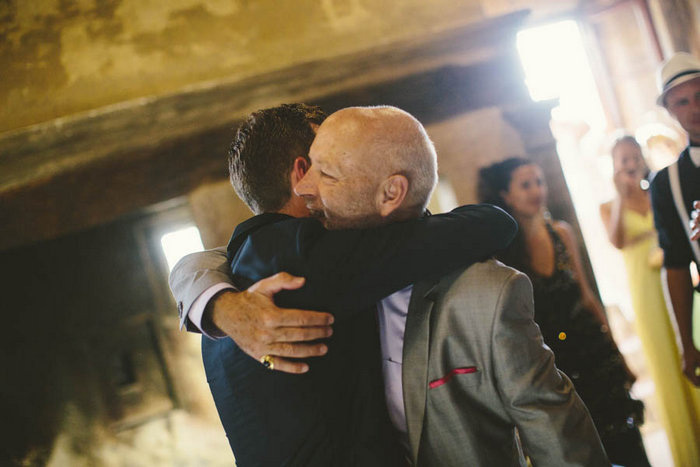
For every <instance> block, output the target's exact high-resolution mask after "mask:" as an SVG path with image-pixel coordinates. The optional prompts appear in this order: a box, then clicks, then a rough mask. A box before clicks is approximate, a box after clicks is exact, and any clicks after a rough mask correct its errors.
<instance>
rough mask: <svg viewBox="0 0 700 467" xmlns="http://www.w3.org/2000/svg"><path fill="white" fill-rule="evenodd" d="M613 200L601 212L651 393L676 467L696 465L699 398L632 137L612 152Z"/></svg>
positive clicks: (699, 461) (699, 436)
mask: <svg viewBox="0 0 700 467" xmlns="http://www.w3.org/2000/svg"><path fill="white" fill-rule="evenodd" d="M611 154H612V162H613V174H614V175H613V179H614V182H615V190H616V191H617V196H616V197H615V199H613V200H612V201H609V202H607V203H605V204H603V205H601V207H600V214H601V217H602V219H603V223H604V224H605V228H606V231H607V233H608V238H609V239H610V242H611V243H612V244H613V245H614V246H615V248H618V249H619V250H620V251H621V252H622V256H623V258H624V261H625V268H626V270H627V280H628V283H629V290H630V294H631V299H632V307H633V308H634V314H635V320H634V324H635V329H636V331H637V335H638V336H639V339H640V340H641V342H642V347H643V349H644V355H645V357H646V361H647V364H648V368H649V371H650V373H651V377H652V379H653V381H654V386H655V387H656V395H657V404H658V407H659V418H660V421H661V424H662V425H663V427H664V429H665V430H666V435H667V437H668V441H669V445H670V447H671V454H672V455H673V459H674V462H675V464H676V465H678V466H693V465H700V447H699V446H698V444H699V441H698V440H700V393H699V392H698V390H697V389H695V388H694V387H693V386H692V384H691V383H690V382H689V381H688V380H686V378H684V376H683V373H682V371H681V360H680V354H679V351H678V347H677V345H676V337H675V333H674V330H673V325H672V324H671V319H670V316H669V314H668V310H667V309H666V303H665V300H664V295H663V289H662V287H661V265H662V263H663V251H662V250H661V249H660V248H659V246H658V243H657V235H656V230H654V219H653V216H652V211H651V201H650V198H649V192H648V191H647V190H648V188H649V182H648V181H647V176H648V174H649V168H648V167H647V164H646V162H645V160H644V157H643V155H642V148H641V146H640V145H639V143H638V142H637V140H636V139H635V138H634V137H632V136H623V137H621V138H619V139H618V140H616V141H615V143H614V144H613V146H612V151H611Z"/></svg>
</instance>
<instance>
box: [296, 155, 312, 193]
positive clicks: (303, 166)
mask: <svg viewBox="0 0 700 467" xmlns="http://www.w3.org/2000/svg"><path fill="white" fill-rule="evenodd" d="M310 167H311V164H310V163H309V161H307V160H306V159H304V158H303V157H301V156H299V157H297V158H296V159H294V163H293V165H292V174H291V177H292V188H294V187H295V186H296V185H297V183H299V180H301V179H302V178H304V175H306V172H307V171H308V170H309V168H310Z"/></svg>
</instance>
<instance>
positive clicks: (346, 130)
mask: <svg viewBox="0 0 700 467" xmlns="http://www.w3.org/2000/svg"><path fill="white" fill-rule="evenodd" d="M329 120H330V121H329ZM329 120H326V121H325V122H324V123H323V124H322V125H321V126H320V127H319V129H318V132H317V133H316V139H315V140H314V142H313V144H312V146H311V150H310V151H309V156H310V158H311V162H312V164H320V165H322V166H324V167H328V168H335V169H338V170H345V169H350V168H352V169H357V168H358V167H363V166H364V165H366V162H367V160H366V159H369V152H370V149H371V133H372V132H371V131H367V129H366V128H363V125H362V124H361V122H358V121H356V120H350V119H345V120H340V121H339V120H337V119H335V120H334V119H329Z"/></svg>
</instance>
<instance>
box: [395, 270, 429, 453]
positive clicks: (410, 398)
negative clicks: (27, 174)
mask: <svg viewBox="0 0 700 467" xmlns="http://www.w3.org/2000/svg"><path fill="white" fill-rule="evenodd" d="M435 286H436V284H435V283H433V282H418V283H416V284H415V286H414V287H413V293H412V294H411V301H410V303H409V305H408V316H407V317H406V331H405V333H404V345H403V375H402V381H403V398H404V408H405V410H406V425H407V428H408V442H409V446H410V450H411V452H410V454H411V459H412V460H413V463H414V465H415V464H416V463H417V461H418V447H419V444H420V438H421V433H422V431H423V419H424V417H425V405H426V401H427V394H426V392H427V388H428V356H429V351H430V314H431V312H432V309H433V298H432V297H433V294H432V292H433V290H434V289H435Z"/></svg>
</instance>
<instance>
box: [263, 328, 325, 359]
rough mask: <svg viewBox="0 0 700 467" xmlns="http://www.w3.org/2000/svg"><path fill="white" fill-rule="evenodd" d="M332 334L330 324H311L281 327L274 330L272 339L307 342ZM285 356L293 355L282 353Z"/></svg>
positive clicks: (276, 340)
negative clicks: (298, 326) (311, 325)
mask: <svg viewBox="0 0 700 467" xmlns="http://www.w3.org/2000/svg"><path fill="white" fill-rule="evenodd" d="M332 334H333V328H332V327H330V326H313V327H301V328H297V327H283V328H278V329H276V330H275V331H274V336H273V339H274V341H275V342H308V341H315V340H318V339H325V338H327V337H330V336H331V335H332ZM282 355H285V356H287V357H292V356H293V355H287V354H282Z"/></svg>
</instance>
